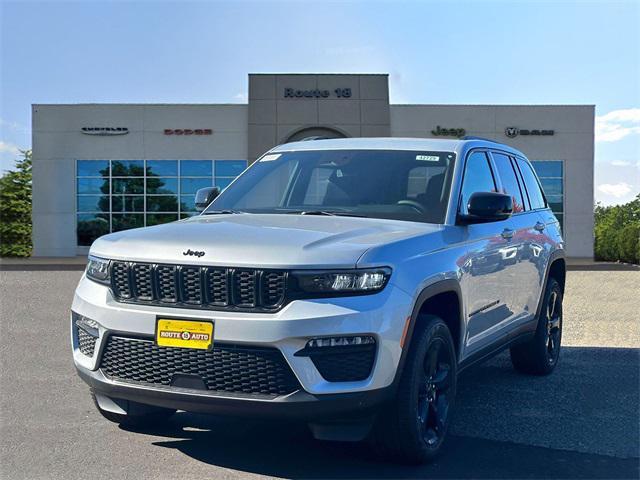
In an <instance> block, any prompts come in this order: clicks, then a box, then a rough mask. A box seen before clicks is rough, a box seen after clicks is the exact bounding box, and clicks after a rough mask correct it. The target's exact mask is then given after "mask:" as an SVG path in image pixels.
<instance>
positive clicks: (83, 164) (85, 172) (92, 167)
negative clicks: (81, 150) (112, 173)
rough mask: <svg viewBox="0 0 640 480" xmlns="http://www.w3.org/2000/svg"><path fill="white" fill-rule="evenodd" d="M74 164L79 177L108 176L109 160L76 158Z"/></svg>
mask: <svg viewBox="0 0 640 480" xmlns="http://www.w3.org/2000/svg"><path fill="white" fill-rule="evenodd" d="M76 164H77V167H76V169H77V173H78V176H79V177H108V176H109V160H78V161H77V162H76Z"/></svg>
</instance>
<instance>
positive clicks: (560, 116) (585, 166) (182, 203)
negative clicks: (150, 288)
mask: <svg viewBox="0 0 640 480" xmlns="http://www.w3.org/2000/svg"><path fill="white" fill-rule="evenodd" d="M32 108H33V114H32V119H33V120H32V123H33V242H34V256H52V257H58V256H75V255H82V254H86V252H87V251H88V248H89V245H90V244H91V242H92V241H93V240H94V239H95V238H97V237H98V236H100V235H103V234H105V233H109V232H113V231H119V230H124V229H128V228H135V227H142V226H148V225H156V224H159V223H165V222H170V221H175V220H178V219H180V218H185V217H186V216H190V215H193V214H194V213H195V207H194V204H193V196H194V193H195V191H196V190H197V189H198V188H202V187H204V186H210V185H216V186H219V187H220V188H225V187H226V186H227V185H228V184H229V183H230V182H231V181H232V180H233V179H234V178H235V177H236V176H237V175H238V174H239V173H241V172H242V171H243V170H244V169H245V168H246V166H247V165H248V164H251V163H252V162H253V161H255V160H256V159H257V158H258V157H259V156H260V155H261V154H262V153H264V152H265V151H267V150H268V149H270V148H271V147H273V146H275V145H278V144H280V143H285V142H290V141H295V140H299V139H302V138H307V137H311V136H322V137H331V138H339V137H388V136H392V137H418V138H450V139H451V138H456V137H462V136H465V135H475V136H479V137H484V138H488V139H491V140H496V141H498V142H502V143H506V144H509V145H511V146H513V147H515V148H517V149H519V150H521V151H522V152H523V153H525V154H526V155H527V156H528V158H529V159H530V160H531V161H532V162H533V165H534V167H535V169H536V171H537V173H538V175H539V177H540V179H541V181H542V184H543V188H544V190H545V193H546V195H547V199H548V200H549V202H550V204H551V207H552V209H553V211H554V212H555V213H556V215H557V216H558V218H559V220H560V221H561V223H562V226H563V231H564V235H565V240H566V243H567V253H568V255H569V256H572V257H589V258H590V257H592V256H593V171H594V115H595V112H594V106H593V105H535V106H531V105H390V104H389V88H388V76H387V75H369V74H362V75H327V74H293V75H291V74H285V75H276V74H252V75H249V99H248V104H246V105H241V104H224V105H223V104H202V105H175V104H173V105H170V104H167V105H164V104H153V105H150V104H126V105H125V104H74V105H33V107H32Z"/></svg>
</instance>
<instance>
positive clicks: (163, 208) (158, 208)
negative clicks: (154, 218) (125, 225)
mask: <svg viewBox="0 0 640 480" xmlns="http://www.w3.org/2000/svg"><path fill="white" fill-rule="evenodd" d="M177 211H178V197H177V196H176V195H161V196H157V195H148V196H147V212H177Z"/></svg>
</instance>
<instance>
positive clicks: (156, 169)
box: [147, 160, 178, 177]
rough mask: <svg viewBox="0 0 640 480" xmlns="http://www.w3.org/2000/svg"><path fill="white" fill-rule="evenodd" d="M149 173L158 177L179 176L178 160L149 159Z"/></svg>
mask: <svg viewBox="0 0 640 480" xmlns="http://www.w3.org/2000/svg"><path fill="white" fill-rule="evenodd" d="M147 175H148V176H158V177H177V176H178V161H177V160H147Z"/></svg>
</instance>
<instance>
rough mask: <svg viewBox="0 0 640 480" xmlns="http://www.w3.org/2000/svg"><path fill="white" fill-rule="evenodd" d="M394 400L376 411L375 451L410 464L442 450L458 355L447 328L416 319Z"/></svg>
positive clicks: (438, 322) (430, 318)
mask: <svg viewBox="0 0 640 480" xmlns="http://www.w3.org/2000/svg"><path fill="white" fill-rule="evenodd" d="M415 328H416V330H415V331H414V332H413V336H412V339H411V344H410V345H408V346H406V347H405V348H409V350H408V351H407V358H406V360H405V363H404V365H403V368H402V372H401V373H400V379H399V382H398V387H397V391H396V397H395V399H394V401H392V402H390V403H389V404H388V405H387V406H386V407H385V408H383V409H381V411H380V412H379V413H378V417H377V421H376V424H375V426H374V430H373V432H372V436H371V440H372V443H373V446H374V448H375V449H376V450H377V452H378V453H379V454H381V455H383V456H385V457H388V458H389V459H391V460H393V461H396V462H399V463H408V464H420V463H425V462H429V461H432V460H433V459H434V458H435V457H436V456H437V455H438V453H439V452H440V451H441V449H442V445H443V443H444V440H445V438H446V435H447V430H448V427H449V425H450V423H451V417H452V413H453V404H454V400H455V395H456V378H457V377H456V375H457V366H458V364H457V356H456V350H455V347H454V344H453V339H452V337H451V332H450V331H449V327H448V326H447V324H446V323H445V322H444V321H443V320H442V319H441V318H439V317H437V316H435V315H424V316H422V317H420V318H419V319H418V321H417V325H416V327H415Z"/></svg>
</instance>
